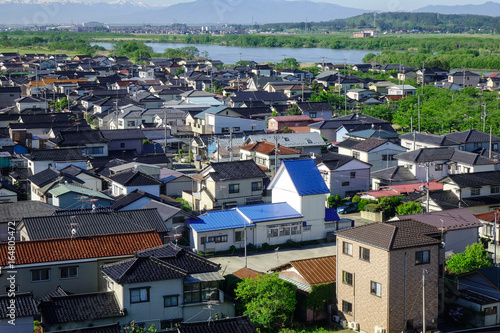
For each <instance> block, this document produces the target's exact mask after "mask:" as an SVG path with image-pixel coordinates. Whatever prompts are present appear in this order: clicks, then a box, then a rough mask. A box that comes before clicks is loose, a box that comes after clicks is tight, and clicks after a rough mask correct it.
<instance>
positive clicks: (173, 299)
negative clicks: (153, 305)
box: [163, 295, 179, 308]
mask: <svg viewBox="0 0 500 333" xmlns="http://www.w3.org/2000/svg"><path fill="white" fill-rule="evenodd" d="M177 305H179V296H178V295H169V296H163V307H165V308H168V307H171V306H177Z"/></svg>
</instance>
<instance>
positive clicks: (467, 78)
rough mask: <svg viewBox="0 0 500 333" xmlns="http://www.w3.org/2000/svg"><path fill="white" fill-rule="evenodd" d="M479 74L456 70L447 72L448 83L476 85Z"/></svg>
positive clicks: (467, 85) (462, 85)
mask: <svg viewBox="0 0 500 333" xmlns="http://www.w3.org/2000/svg"><path fill="white" fill-rule="evenodd" d="M479 80H480V76H479V74H477V73H474V72H471V71H466V70H463V71H456V72H453V73H449V74H448V83H453V84H456V85H459V86H460V87H462V88H463V87H477V85H478V84H479Z"/></svg>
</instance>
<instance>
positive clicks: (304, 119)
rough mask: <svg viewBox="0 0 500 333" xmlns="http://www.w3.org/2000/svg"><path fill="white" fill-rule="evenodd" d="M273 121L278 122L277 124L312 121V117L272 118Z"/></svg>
mask: <svg viewBox="0 0 500 333" xmlns="http://www.w3.org/2000/svg"><path fill="white" fill-rule="evenodd" d="M271 119H274V120H276V121H277V122H280V121H285V122H286V121H310V120H312V118H311V117H309V116H308V115H296V116H276V117H272V118H271Z"/></svg>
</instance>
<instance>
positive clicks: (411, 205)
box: [396, 201, 422, 215]
mask: <svg viewBox="0 0 500 333" xmlns="http://www.w3.org/2000/svg"><path fill="white" fill-rule="evenodd" d="M421 212H422V205H421V204H420V203H418V202H415V201H410V202H405V203H403V204H401V205H399V206H397V207H396V213H397V214H398V215H409V214H418V213H421Z"/></svg>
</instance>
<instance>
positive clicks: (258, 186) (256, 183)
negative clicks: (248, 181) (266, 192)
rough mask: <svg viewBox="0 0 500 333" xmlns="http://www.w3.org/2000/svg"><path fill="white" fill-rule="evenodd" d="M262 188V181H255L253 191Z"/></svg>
mask: <svg viewBox="0 0 500 333" xmlns="http://www.w3.org/2000/svg"><path fill="white" fill-rule="evenodd" d="M260 190H262V182H253V183H252V191H260Z"/></svg>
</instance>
